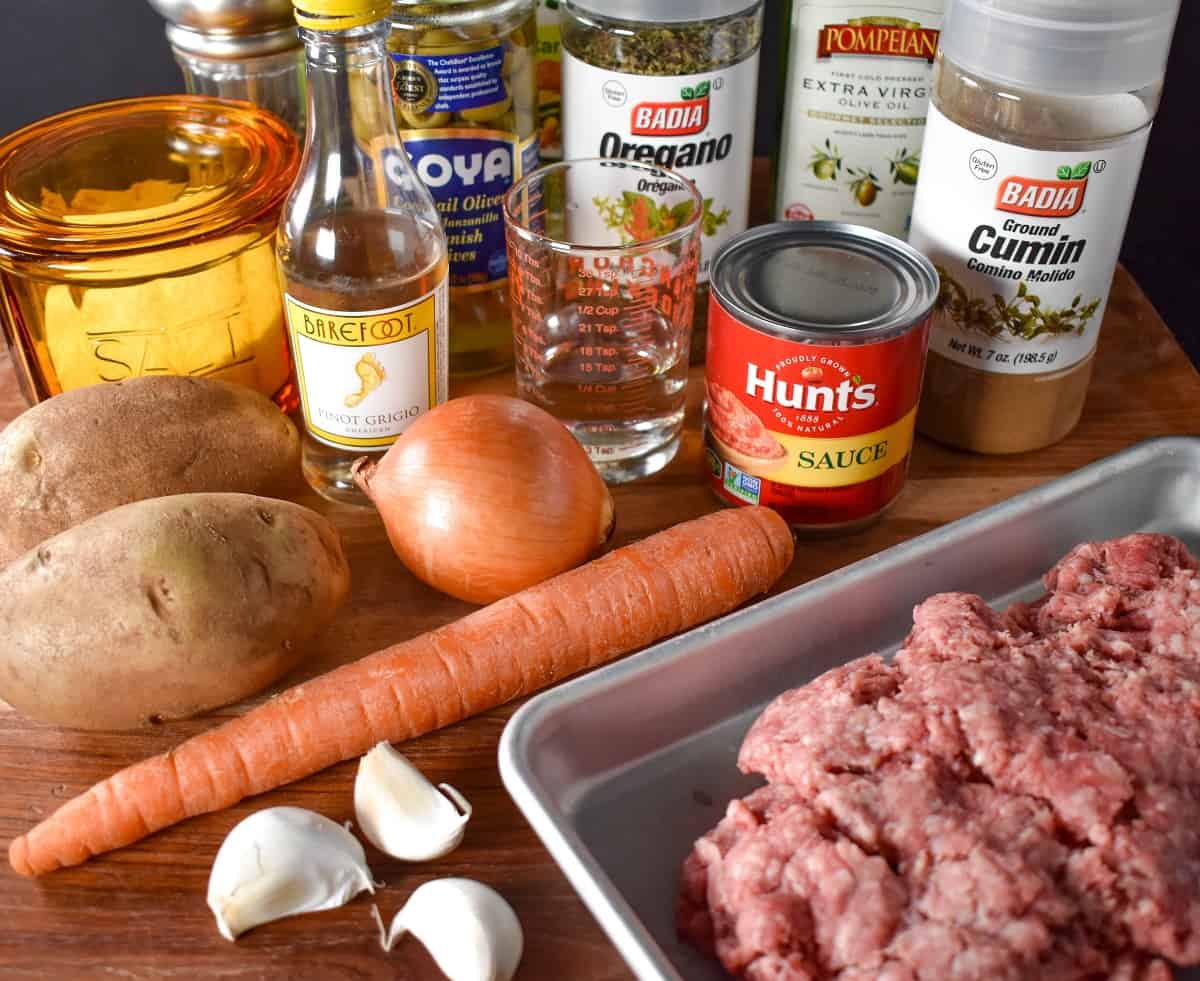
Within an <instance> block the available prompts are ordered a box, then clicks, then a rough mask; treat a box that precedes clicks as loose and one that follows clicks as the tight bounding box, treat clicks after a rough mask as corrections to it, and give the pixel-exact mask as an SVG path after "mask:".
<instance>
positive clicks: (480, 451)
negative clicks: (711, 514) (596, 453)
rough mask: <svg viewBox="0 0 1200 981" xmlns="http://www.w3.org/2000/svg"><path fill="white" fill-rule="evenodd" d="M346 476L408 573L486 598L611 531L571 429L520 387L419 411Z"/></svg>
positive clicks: (557, 568)
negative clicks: (512, 392)
mask: <svg viewBox="0 0 1200 981" xmlns="http://www.w3.org/2000/svg"><path fill="white" fill-rule="evenodd" d="M354 480H355V482H356V483H357V484H358V486H359V487H360V488H361V489H362V491H363V493H364V494H366V495H367V496H368V497H369V498H370V499H371V500H372V501H373V502H374V504H375V506H376V507H377V508H378V509H379V513H380V515H381V516H382V518H383V523H384V525H385V527H386V528H387V534H388V538H389V540H390V541H391V543H392V548H394V549H395V550H396V554H397V555H398V556H400V559H401V561H402V562H403V563H404V564H405V565H406V566H408V568H409V569H410V570H411V571H412V572H413V574H414V575H416V576H417V577H418V578H419V579H421V580H423V581H424V582H426V583H428V584H429V585H430V586H432V587H433V588H434V589H440V590H441V591H442V592H444V593H449V594H450V595H451V596H456V597H458V598H459V599H463V600H467V601H468V602H471V603H491V602H493V601H494V600H498V599H500V598H501V597H503V596H508V595H510V594H512V593H515V592H518V591H519V590H522V589H525V588H526V587H527V586H532V585H533V584H534V583H538V582H541V581H542V580H543V579H548V578H550V577H551V576H554V575H557V574H558V573H560V572H565V571H566V570H567V569H571V568H574V567H575V566H577V565H580V564H581V563H583V562H585V561H586V560H587V559H589V558H590V557H591V556H592V555H594V554H595V552H596V551H597V550H598V549H599V548H600V546H601V545H603V544H604V543H605V542H606V541H607V540H608V538H609V536H610V535H611V534H612V529H613V503H612V496H611V495H610V494H609V492H608V488H607V487H605V486H604V481H603V480H601V479H600V474H599V473H597V471H596V468H595V467H594V466H593V465H592V461H591V460H589V459H588V455H587V453H586V452H585V451H584V449H583V447H582V446H580V445H579V443H578V441H577V440H576V439H575V437H574V436H572V435H571V434H570V433H569V432H568V431H567V430H566V428H565V427H564V426H563V425H562V423H560V422H559V421H558V420H557V419H555V418H554V417H553V416H552V415H550V414H549V413H548V412H546V411H545V410H543V409H539V408H538V407H537V406H535V405H531V404H530V403H529V402H524V401H522V400H521V399H515V398H509V397H507V396H504V395H468V396H465V397H463V398H457V399H451V400H450V401H449V402H446V403H444V404H442V405H439V406H438V407H437V408H435V409H433V410H431V411H429V412H427V413H425V415H423V416H421V417H420V418H419V419H418V420H417V421H416V422H414V423H413V424H412V425H411V426H410V427H409V428H408V430H407V431H406V432H405V433H404V435H403V436H401V437H400V439H399V440H397V441H396V443H395V444H393V446H392V447H391V448H390V449H389V450H388V451H387V453H385V454H384V455H383V456H382V457H381V458H380V459H378V460H371V459H369V458H367V457H363V458H362V459H360V460H357V461H356V462H355V464H354Z"/></svg>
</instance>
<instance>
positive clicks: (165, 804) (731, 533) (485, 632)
mask: <svg viewBox="0 0 1200 981" xmlns="http://www.w3.org/2000/svg"><path fill="white" fill-rule="evenodd" d="M791 560H792V536H791V532H790V531H789V530H788V527H787V525H786V524H785V523H784V522H783V520H782V519H781V518H780V517H779V516H778V515H777V514H775V512H773V511H769V510H767V509H765V508H741V509H737V510H731V511H718V512H716V513H714V514H709V515H706V516H705V517H703V518H698V519H696V520H695V521H688V522H684V523H683V524H680V525H676V526H675V527H673V528H669V529H667V530H666V531H663V532H660V533H659V534H657V535H651V536H650V537H649V538H646V539H643V540H642V541H640V542H637V543H635V544H633V545H628V546H626V547H624V548H620V549H617V550H616V551H614V552H611V553H609V554H608V555H605V556H603V557H602V558H599V559H596V560H595V561H593V562H590V563H588V564H587V565H584V566H581V567H580V568H578V569H573V570H571V571H570V572H565V573H563V574H562V575H559V576H556V577H554V578H553V579H549V580H547V581H546V582H544V583H541V584H539V585H537V586H532V587H530V588H529V589H526V590H524V591H522V592H520V593H516V594H515V595H513V596H510V597H508V598H507V599H502V600H500V601H498V602H496V603H493V604H492V605H491V606H487V607H484V608H483V609H480V610H477V611H476V612H474V613H472V614H470V615H468V616H466V617H464V618H463V619H461V620H458V621H457V622H455V623H451V624H447V625H446V626H444V627H440V628H438V629H437V630H433V631H430V632H429V633H427V634H423V635H421V636H420V637H416V638H414V639H412V640H408V641H404V642H403V643H400V644H395V645H393V646H392V647H388V648H386V649H385V650H382V651H378V652H377V653H375V654H371V655H369V656H367V657H365V658H363V659H362V660H360V661H356V662H354V663H351V664H347V665H345V666H343V667H340V668H337V669H336V670H334V671H331V672H329V673H328V674H326V675H322V676H321V677H319V678H316V679H314V680H312V681H308V682H305V683H304V684H301V685H297V686H296V687H295V688H292V689H289V690H288V691H286V692H284V693H283V694H281V695H279V696H278V697H276V698H273V699H271V700H270V701H267V702H265V703H264V704H262V705H260V706H258V707H257V708H255V709H252V710H251V711H250V712H247V713H246V715H244V716H242V717H241V718H238V719H234V720H232V721H230V722H227V723H225V724H224V725H220V726H217V727H216V728H214V729H211V730H209V731H208V732H205V733H202V734H201V735H199V736H196V737H194V738H192V739H189V740H187V741H186V742H184V743H183V744H182V745H180V746H178V747H177V748H176V749H174V750H172V751H170V752H168V753H165V754H163V755H161V756H155V757H152V758H151V759H148V760H144V761H142V762H141V763H136V764H134V765H133V766H130V767H127V768H126V769H124V770H121V771H120V772H119V773H117V774H115V775H114V776H112V777H110V778H109V779H108V780H105V781H103V782H102V783H99V784H96V786H94V787H92V789H91V790H89V791H87V792H86V793H84V794H82V795H80V796H79V797H76V798H75V799H74V800H72V801H69V802H67V803H66V804H64V805H63V806H62V807H60V808H59V809H58V810H57V811H55V812H54V813H53V814H52V815H51V816H50V817H49V818H47V819H46V820H45V821H43V822H42V823H41V824H39V825H38V826H37V827H35V828H34V829H33V830H32V831H30V832H29V833H28V834H26V835H22V836H21V837H19V838H17V839H16V840H14V841H13V842H12V844H11V845H10V846H9V849H8V860H9V862H10V863H11V864H12V867H13V868H14V869H16V870H17V871H18V872H20V873H21V874H22V875H41V874H43V873H45V872H50V871H53V870H54V869H58V868H63V867H65V866H68V865H78V864H80V863H81V862H86V861H87V860H88V859H89V858H91V857H93V856H94V855H99V854H101V853H102V852H107V851H111V850H112V849H114V848H121V847H123V846H124V845H129V844H132V843H133V842H135V841H138V840H140V839H141V838H144V837H145V836H146V835H149V834H152V833H153V832H155V831H158V830H160V829H161V828H165V827H167V826H168V825H171V824H175V823H176V822H177V821H182V820H183V819H185V818H188V817H193V816H195V815H197V814H206V813H209V812H211V811H217V810H220V809H221V808H224V807H229V806H231V805H233V804H236V803H237V802H238V801H240V800H242V799H243V798H244V797H249V796H250V795H252V794H261V793H263V792H264V791H267V790H271V789H272V788H274V787H278V786H281V785H282V784H285V783H289V782H291V781H292V780H298V779H300V778H301V777H306V776H308V775H309V774H312V773H316V772H317V771H318V770H322V769H324V768H325V767H327V766H330V765H332V764H334V763H337V762H339V761H340V760H345V759H349V758H351V757H353V756H358V755H360V754H362V753H365V752H366V751H367V750H368V749H370V748H371V747H372V746H374V745H375V744H376V743H378V742H380V741H382V740H387V741H389V742H400V741H402V740H405V739H411V738H413V737H414V736H419V735H421V734H423V733H426V732H430V731H431V730H433V729H438V728H441V727H442V726H447V725H450V724H451V723H453V722H458V721H459V720H461V719H465V718H467V717H468V716H471V715H475V714H477V713H479V712H484V711H487V710H488V709H490V708H494V707H495V706H497V705H501V704H503V703H504V702H507V701H509V700H510V699H514V698H519V697H521V696H524V695H529V694H531V693H533V692H535V691H537V690H538V689H541V688H545V687H546V686H547V685H552V684H554V683H555V682H558V681H562V680H563V679H564V678H567V677H569V676H570V675H573V674H576V673H578V672H580V671H585V670H587V669H588V668H594V667H596V666H597V665H599V664H603V663H605V662H606V661H610V660H612V659H613V658H615V657H618V656H620V655H622V654H626V653H628V652H629V651H632V650H636V649H637V648H639V647H644V646H645V645H647V644H650V643H653V642H654V641H656V640H660V639H662V638H663V637H667V636H669V635H670V634H674V633H678V632H679V631H681V630H686V629H688V628H689V627H693V626H695V625H696V624H699V623H703V622H704V621H706V620H711V619H712V618H713V617H717V616H720V615H721V614H723V613H727V612H728V611H730V610H732V609H733V608H734V607H736V606H738V605H740V604H741V603H744V602H745V601H746V600H748V599H750V598H751V597H753V596H756V595H758V594H759V593H763V592H766V591H767V589H769V588H770V587H771V585H772V584H773V583H774V582H775V581H776V580H777V579H778V578H779V577H780V576H781V575H782V574H783V572H784V571H785V570H786V569H787V567H788V565H789V564H790V563H791Z"/></svg>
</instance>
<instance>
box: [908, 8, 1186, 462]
mask: <svg viewBox="0 0 1200 981" xmlns="http://www.w3.org/2000/svg"><path fill="white" fill-rule="evenodd" d="M1178 10H1179V0H1055V2H1051V0H951V2H950V3H949V4H948V6H947V10H946V18H945V23H944V25H943V28H942V37H941V47H940V50H939V53H938V58H937V63H936V65H935V68H934V77H933V91H932V94H931V106H930V109H929V118H928V121H927V124H926V130H925V141H924V146H923V149H922V153H921V175H920V180H919V182H918V185H917V192H916V199H915V201H914V204H913V218H912V232H911V235H910V237H909V241H910V242H911V243H912V244H913V245H914V246H916V247H917V248H918V249H920V250H921V251H922V252H924V253H925V254H926V255H928V256H929V257H930V258H931V259H932V260H933V262H934V263H935V265H936V266H937V267H938V272H939V275H940V276H941V291H940V295H939V300H938V306H937V314H936V317H935V320H934V324H933V329H932V332H931V334H930V350H929V362H928V367H927V368H926V374H925V386H924V391H923V394H922V397H921V407H920V410H919V413H918V417H917V428H918V429H919V430H920V431H921V432H923V433H924V434H925V435H927V436H930V437H932V438H933V439H936V440H939V441H940V442H943V443H948V444H950V445H951V446H957V447H960V448H962V449H967V450H974V451H976V452H980V453H1020V452H1023V451H1027V450H1035V449H1038V448H1040V447H1043V446H1048V445H1049V444H1051V443H1054V442H1057V441H1058V440H1060V439H1062V438H1063V437H1064V436H1066V435H1067V433H1069V432H1070V431H1071V430H1072V429H1073V428H1074V426H1075V424H1076V423H1077V422H1078V421H1079V416H1080V413H1081V412H1082V410H1083V402H1084V396H1085V394H1086V392H1087V387H1088V381H1089V379H1090V377H1091V372H1092V360H1093V354H1094V352H1095V348H1096V339H1097V334H1098V333H1099V330H1100V321H1101V319H1102V318H1103V316H1104V308H1105V304H1106V302H1107V300H1108V292H1109V288H1110V285H1111V282H1112V274H1113V269H1114V267H1115V265H1116V262H1117V257H1118V254H1119V252H1120V248H1121V240H1122V238H1123V237H1124V234H1125V224H1126V221H1127V219H1128V217H1129V209H1130V205H1131V204H1132V201H1133V194H1134V190H1135V188H1136V186H1137V179H1138V173H1139V171H1140V169H1141V165H1142V156H1143V154H1144V152H1145V149H1146V142H1147V139H1148V138H1149V135H1150V124H1151V121H1152V120H1153V118H1154V114H1155V111H1156V110H1157V108H1158V101H1159V94H1160V92H1161V89H1162V79H1163V73H1164V70H1165V67H1166V60H1167V52H1168V49H1169V47H1170V43H1171V34H1172V31H1173V29H1174V24H1175V18H1176V15H1177V13H1178Z"/></svg>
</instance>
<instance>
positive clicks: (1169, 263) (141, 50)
mask: <svg viewBox="0 0 1200 981" xmlns="http://www.w3.org/2000/svg"><path fill="white" fill-rule="evenodd" d="M6 6H8V5H6ZM783 11H784V0H767V4H766V15H765V16H766V30H765V31H764V50H763V63H762V74H761V79H762V84H761V93H762V94H761V98H760V102H759V120H758V122H759V125H758V140H757V142H758V151H759V152H760V153H769V152H771V151H772V150H773V149H774V141H775V139H776V138H777V134H778V127H777V123H776V113H777V111H778V89H779V86H780V85H781V83H782V77H783V73H782V70H781V68H780V66H779V63H778V59H779V52H778V46H779V44H780V43H781V42H782V41H783V39H784V38H785V36H786V28H785V26H784V12H783ZM4 13H5V14H6V17H5V26H4V32H3V33H4V36H5V43H4V46H3V60H2V61H0V134H2V133H7V132H8V131H10V130H12V129H16V128H17V127H18V126H22V125H24V124H25V123H28V122H30V121H32V120H34V119H38V118H40V117H42V116H46V115H49V114H51V113H54V112H58V111H60V110H63V109H69V108H71V107H74V106H78V105H83V104H85V103H88V102H98V101H100V100H102V99H115V98H120V97H122V96H135V95H146V94H151V93H159V92H176V91H181V90H182V88H183V80H182V78H181V76H180V74H179V69H178V67H177V66H176V65H175V62H174V60H173V59H172V57H171V52H170V49H169V48H168V47H167V43H166V39H165V38H164V36H163V21H162V19H161V18H160V17H159V16H158V15H157V14H156V13H155V12H154V11H153V10H151V8H150V7H149V6H148V5H147V4H146V3H145V2H143V0H101V2H95V0H92V2H88V0H38V2H36V3H27V4H21V5H19V6H17V5H15V4H14V5H12V6H11V8H10V9H6V10H5V11H4ZM1198 31H1200V5H1198V4H1196V3H1194V2H1192V0H1183V3H1182V10H1181V12H1180V15H1179V23H1178V25H1177V27H1176V29H1175V41H1174V44H1173V46H1172V50H1171V60H1170V63H1169V66H1168V69H1167V82H1166V86H1165V90H1164V94H1163V101H1162V108H1161V109H1160V111H1159V115H1158V120H1157V122H1156V123H1155V127H1154V131H1153V135H1152V136H1151V138H1150V149H1149V151H1148V153H1147V157H1146V163H1145V167H1144V169H1143V171H1142V180H1141V184H1140V186H1139V188H1138V194H1137V198H1136V200H1135V201H1134V206H1133V214H1132V217H1131V218H1130V222H1129V229H1128V232H1127V233H1126V237H1125V245H1124V249H1123V251H1122V259H1123V261H1124V262H1125V263H1126V265H1128V267H1129V268H1130V270H1131V271H1132V272H1133V274H1134V275H1135V276H1136V277H1137V279H1138V281H1139V282H1140V283H1141V284H1142V287H1143V288H1144V289H1145V290H1146V292H1147V293H1148V294H1149V295H1150V298H1151V300H1153V301H1154V304H1155V306H1157V307H1158V309H1159V312H1160V313H1162V315H1163V317H1164V319H1165V320H1166V321H1167V324H1168V325H1169V326H1170V327H1171V329H1172V330H1173V331H1174V332H1175V335H1176V336H1177V337H1178V338H1179V339H1180V341H1181V342H1182V343H1183V345H1184V347H1185V348H1186V349H1187V351H1188V354H1189V355H1190V356H1191V358H1192V361H1193V363H1200V326H1198V325H1197V323H1196V316H1195V301H1194V297H1195V295H1196V293H1197V290H1198V289H1200V269H1198V268H1197V266H1198V263H1200V245H1198V244H1197V239H1198V238H1200V236H1198V235H1197V233H1196V230H1195V225H1196V209H1197V205H1198V204H1200V182H1198V181H1197V176H1196V171H1195V168H1194V167H1193V166H1192V157H1191V154H1190V152H1189V150H1190V149H1191V147H1192V146H1193V145H1195V142H1196V131H1197V129H1198V128H1200V120H1198V119H1197V118H1196V115H1195V112H1194V109H1193V99H1194V96H1195V93H1196V90H1197V87H1198V86H1200V55H1198V53H1197V43H1196V42H1197V41H1200V35H1198V33H1197V32H1198Z"/></svg>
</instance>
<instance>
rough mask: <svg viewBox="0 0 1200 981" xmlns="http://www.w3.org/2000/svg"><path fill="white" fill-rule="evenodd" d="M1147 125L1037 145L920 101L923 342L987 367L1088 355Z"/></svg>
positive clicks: (916, 218)
mask: <svg viewBox="0 0 1200 981" xmlns="http://www.w3.org/2000/svg"><path fill="white" fill-rule="evenodd" d="M1128 98H1129V99H1130V100H1131V102H1133V103H1134V104H1135V105H1138V106H1139V108H1140V104H1138V103H1137V102H1136V100H1135V99H1134V98H1133V96H1129V97H1128ZM1097 111H1099V110H1097ZM1149 132H1150V131H1149V127H1144V128H1142V129H1140V130H1138V131H1137V132H1135V133H1133V134H1132V135H1131V136H1128V137H1126V138H1125V139H1123V140H1119V141H1114V142H1113V143H1111V144H1110V145H1108V146H1106V147H1104V148H1093V149H1090V150H1080V149H1075V150H1038V149H1030V148H1028V147H1021V146H1014V145H1012V144H1010V143H1003V142H1001V141H999V140H993V139H989V138H987V137H985V136H981V135H980V134H978V133H973V132H971V131H970V130H967V129H964V128H963V127H961V126H958V125H957V124H956V123H954V122H952V121H951V120H949V119H947V118H946V116H944V115H943V114H942V113H941V112H940V111H938V109H937V108H936V107H930V110H929V131H928V134H927V135H926V139H925V149H924V153H925V164H924V170H923V172H922V179H921V186H920V189H919V190H918V193H917V201H916V205H915V206H914V208H913V228H912V235H911V241H912V244H913V245H915V246H916V247H917V248H919V249H920V250H921V251H922V252H924V253H926V254H927V255H928V256H929V257H930V258H931V259H932V260H933V261H934V262H935V263H936V264H937V266H938V268H939V272H940V274H941V277H942V293H941V297H940V299H939V301H938V312H937V316H936V318H935V321H934V328H933V334H932V336H931V338H930V348H931V350H933V351H936V352H937V353H938V354H940V355H942V356H943V357H945V358H948V359H950V360H951V361H957V362H958V363H960V364H964V365H968V366H970V367H973V368H978V369H979V370H981V371H986V372H991V373H994V374H1029V373H1041V372H1047V371H1057V370H1059V369H1065V368H1069V367H1071V366H1072V365H1074V364H1078V363H1079V362H1080V361H1082V360H1083V359H1084V358H1086V357H1087V356H1088V355H1090V354H1091V353H1092V351H1093V349H1094V348H1095V346H1096V340H1097V335H1098V334H1099V331H1100V321H1101V320H1102V319H1103V317H1104V307H1105V304H1106V303H1107V301H1108V291H1109V288H1110V287H1111V285H1112V272H1113V267H1114V266H1115V265H1116V262H1117V256H1118V254H1119V252H1120V249H1121V239H1122V237H1123V235H1124V233H1125V222H1126V219H1127V218H1128V217H1129V210H1130V207H1131V206H1132V204H1133V194H1134V191H1135V190H1136V188H1137V177H1138V172H1139V170H1140V169H1141V165H1142V156H1143V154H1144V153H1145V150H1146V142H1147V140H1148V138H1149Z"/></svg>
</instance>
